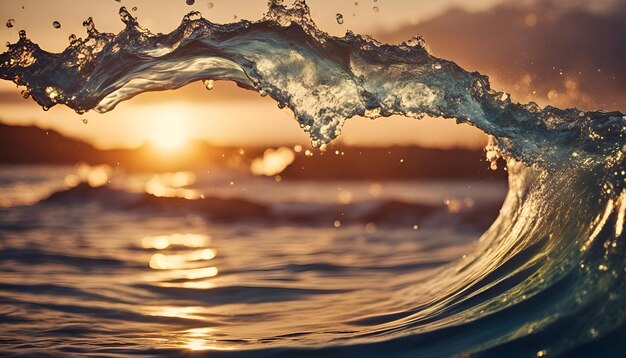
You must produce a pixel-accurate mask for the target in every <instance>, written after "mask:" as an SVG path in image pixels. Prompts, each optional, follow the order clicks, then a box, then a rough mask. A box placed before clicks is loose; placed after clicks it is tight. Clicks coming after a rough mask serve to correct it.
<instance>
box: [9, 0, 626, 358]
mask: <svg viewBox="0 0 626 358" xmlns="http://www.w3.org/2000/svg"><path fill="white" fill-rule="evenodd" d="M120 16H121V19H122V21H123V22H124V23H125V24H126V27H125V29H124V30H123V31H121V32H120V33H119V34H117V35H114V34H107V33H100V32H98V31H97V30H96V28H95V26H94V24H93V22H92V21H91V20H88V21H86V22H85V26H86V27H87V30H88V36H87V38H85V39H74V40H73V41H72V43H71V45H70V46H69V47H68V48H67V49H66V50H65V51H63V52H62V53H59V54H53V53H49V52H46V51H44V50H42V49H40V48H39V47H38V46H37V45H36V44H35V43H33V42H32V41H30V40H29V39H28V38H27V37H26V33H25V32H23V31H22V32H20V39H19V41H18V42H17V43H15V44H11V45H9V49H8V51H7V52H5V53H3V54H1V55H0V78H3V79H7V80H12V81H14V82H15V83H16V84H18V85H21V86H26V87H27V90H26V91H25V92H24V95H25V96H26V97H27V96H32V97H33V98H34V99H35V100H36V101H37V102H38V103H39V104H40V105H42V106H43V107H44V109H47V108H50V107H52V106H54V105H56V104H63V105H66V106H69V107H71V108H73V109H75V110H76V111H77V112H79V113H82V112H84V111H87V110H92V109H93V110H96V111H98V112H106V111H109V110H112V109H113V108H115V106H116V105H117V104H118V103H120V102H121V101H124V100H128V99H130V98H132V97H133V96H135V95H137V94H139V93H142V92H146V91H155V90H168V89H175V88H178V87H181V86H184V85H186V84H188V83H190V82H193V81H198V80H204V81H214V80H230V81H235V82H236V83H238V84H239V85H240V86H241V87H243V88H245V89H249V90H255V91H258V92H259V93H260V94H261V95H268V96H270V97H271V98H273V99H274V100H276V102H277V103H278V105H279V106H281V107H282V106H287V107H289V108H290V109H291V110H292V111H293V112H294V114H295V117H296V119H297V121H298V122H299V123H300V125H301V126H302V127H303V128H304V129H305V130H306V131H307V132H308V133H309V134H310V135H311V139H312V141H313V144H314V145H316V146H323V145H325V144H326V143H328V142H329V141H331V140H332V139H334V138H335V137H336V136H338V135H339V134H340V131H341V126H342V124H343V123H344V121H345V120H346V119H349V118H351V117H353V116H356V115H359V116H366V117H370V118H376V117H380V116H390V115H394V114H400V115H405V116H411V117H418V118H419V117H421V116H423V115H429V116H434V117H444V118H454V119H456V120H457V122H467V123H470V124H472V125H474V126H476V127H478V128H480V129H481V130H483V131H484V132H485V133H487V134H489V135H490V144H489V146H488V149H489V152H488V157H489V158H490V159H492V160H493V159H495V158H496V157H498V156H502V157H504V158H506V159H507V167H508V172H509V188H510V189H509V193H508V195H507V198H506V200H505V202H504V204H503V206H502V208H501V210H500V212H499V216H498V217H497V219H495V221H494V222H493V224H492V225H491V226H490V227H489V229H487V230H486V231H485V233H484V234H483V235H482V237H481V239H480V240H479V243H478V245H477V246H476V249H475V251H474V252H473V253H472V254H470V255H467V256H466V257H465V258H463V259H461V260H459V261H458V262H456V263H454V264H451V265H450V266H448V268H447V269H445V270H443V271H442V272H440V273H438V274H436V275H434V277H432V278H430V279H429V280H426V281H425V282H418V283H416V284H415V285H414V286H413V287H411V288H409V289H406V290H403V292H401V293H397V294H398V295H400V296H399V297H403V298H405V299H406V304H405V305H404V307H406V309H404V310H402V311H399V312H391V313H389V312H387V313H384V314H381V315H379V316H371V317H365V318H361V319H359V320H358V321H355V322H352V324H353V325H354V326H358V327H361V329H360V330H357V331H356V333H352V334H351V335H350V336H349V337H346V339H343V340H341V341H329V342H327V344H326V345H325V346H324V347H322V348H316V349H317V351H316V353H326V354H333V355H343V354H362V355H369V356H371V355H374V356H379V355H384V354H388V353H390V352H396V355H398V356H448V355H457V354H462V353H466V354H476V355H488V356H490V355H495V356H499V355H503V354H504V352H511V351H515V352H516V354H519V355H527V356H532V355H536V356H544V355H547V354H550V355H554V354H556V355H558V354H574V353H576V352H577V351H576V349H578V348H580V349H581V351H579V352H592V351H595V352H603V353H605V354H606V355H616V356H619V355H621V354H624V353H625V352H624V346H623V344H622V340H621V338H620V337H624V335H625V333H624V332H626V295H624V292H626V287H625V286H626V279H625V277H624V275H625V274H626V271H625V270H626V255H625V253H626V251H625V250H624V220H625V216H626V214H625V212H626V191H625V190H624V184H625V183H626V179H625V178H626V172H625V170H624V169H625V167H626V166H625V163H624V158H625V155H624V154H625V153H626V139H625V138H624V134H625V133H626V125H625V124H626V117H625V116H624V115H623V114H622V113H619V112H605V111H591V112H584V111H580V110H578V109H574V108H570V109H558V108H554V107H549V106H548V107H546V108H540V107H539V106H538V105H537V104H534V103H530V104H519V103H515V102H513V101H512V100H511V98H510V96H509V95H508V94H506V93H503V92H498V91H495V90H492V89H491V87H490V84H489V81H488V78H487V77H486V76H483V75H481V74H479V73H475V72H473V73H471V72H467V71H465V70H463V69H462V68H460V67H459V66H458V65H456V64H455V63H454V62H451V61H448V60H445V59H440V58H437V57H434V56H432V55H431V54H429V53H428V51H427V49H426V47H425V45H424V43H423V41H422V40H421V39H420V38H413V39H410V40H408V41H406V42H405V43H403V44H401V45H398V46H394V45H386V44H381V43H378V42H376V41H375V40H374V39H371V38H368V37H363V36H360V35H357V34H353V33H351V32H348V33H347V34H346V35H345V36H344V37H332V36H329V35H328V34H326V33H324V32H322V31H321V30H319V29H318V28H317V27H316V26H315V24H314V23H313V21H312V20H311V18H310V15H309V11H308V8H307V6H306V4H305V3H304V2H303V1H296V2H295V4H294V5H293V6H291V7H287V6H284V5H282V4H281V3H280V2H278V1H273V2H271V3H270V4H269V8H268V12H267V14H266V15H265V17H264V18H263V19H262V20H260V21H258V22H249V21H240V22H237V23H233V24H225V25H220V24H214V23H211V22H210V21H208V20H206V19H204V18H202V17H201V16H200V14H199V13H190V14H189V15H187V16H186V17H185V18H184V19H183V21H182V23H181V25H180V26H179V27H178V28H177V29H175V30H174V31H172V32H171V33H169V34H156V35H155V34H151V33H150V32H149V31H148V30H146V29H144V28H142V27H141V26H140V25H139V24H138V23H137V21H136V19H134V18H133V17H132V16H131V15H130V14H129V13H128V12H127V11H126V9H125V8H122V9H121V10H120ZM207 84H208V85H209V86H208V87H210V82H207ZM79 197H80V196H79ZM142 200H147V201H154V200H158V202H159V203H161V202H165V201H166V200H165V199H163V200H161V199H153V198H143V199H142ZM168 200H169V199H168ZM171 200H179V199H171ZM184 202H185V203H188V202H189V203H192V202H191V201H184ZM219 203H220V204H219V206H220V207H228V206H229V205H233V207H235V208H236V209H234V210H233V211H232V212H231V214H232V215H233V217H236V216H237V215H243V214H242V210H241V208H244V207H245V208H247V210H250V211H251V212H254V215H271V213H270V212H271V210H269V208H268V207H266V206H263V205H260V204H256V203H249V202H245V203H242V202H231V201H228V202H219ZM153 204H154V203H151V204H150V205H153ZM135 205H136V203H135ZM159 205H160V204H159ZM165 205H169V204H165ZM185 205H192V206H193V205H200V204H196V202H193V204H185ZM403 205H404V206H403ZM383 206H385V205H383ZM200 210H203V209H202V208H201V209H200ZM358 210H359V209H358V208H356V207H349V208H346V211H347V212H356V211H358ZM429 210H430V209H429V208H426V207H422V206H416V205H413V206H411V205H410V204H407V205H405V204H401V203H398V202H391V203H387V204H386V208H385V209H383V211H382V212H379V213H378V214H379V215H386V214H387V213H394V212H403V211H404V212H407V213H409V216H413V215H415V216H419V215H421V214H422V211H425V212H428V211H429ZM243 211H245V210H243ZM257 211H258V212H257ZM289 212H290V211H288V210H286V211H284V212H279V214H280V216H287V215H289ZM431 214H432V213H431ZM296 216H297V215H296ZM390 294H392V293H390ZM287 345H290V343H288V344H287ZM251 349H256V350H257V353H259V354H261V352H264V353H265V354H268V355H294V354H309V353H312V352H311V351H310V350H311V349H314V348H310V347H309V348H306V350H304V348H302V349H303V350H301V349H300V348H290V347H287V346H286V347H284V348H280V349H273V350H263V348H262V347H251ZM224 354H226V353H224Z"/></svg>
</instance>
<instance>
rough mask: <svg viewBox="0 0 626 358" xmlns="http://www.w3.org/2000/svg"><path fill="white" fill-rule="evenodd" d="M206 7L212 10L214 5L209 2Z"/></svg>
mask: <svg viewBox="0 0 626 358" xmlns="http://www.w3.org/2000/svg"><path fill="white" fill-rule="evenodd" d="M206 6H207V7H208V8H209V9H212V8H213V6H214V5H213V3H212V2H209V3H208V4H206Z"/></svg>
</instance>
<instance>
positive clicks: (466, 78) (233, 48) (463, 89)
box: [0, 1, 626, 165]
mask: <svg viewBox="0 0 626 358" xmlns="http://www.w3.org/2000/svg"><path fill="white" fill-rule="evenodd" d="M120 18H121V20H122V21H123V22H124V23H125V25H126V28H125V29H124V30H123V31H121V32H120V33H119V34H117V35H114V34H110V33H101V32H99V31H98V30H97V29H96V27H95V25H94V23H93V20H92V19H91V18H90V19H88V20H86V21H85V23H84V26H85V28H86V29H87V34H88V36H87V38H85V39H75V40H73V41H72V43H71V44H70V46H69V47H68V48H67V49H65V51H63V52H62V53H59V54H54V53H49V52H46V51H44V50H42V49H40V48H39V46H37V45H36V44H35V43H33V42H32V41H31V40H30V39H28V38H27V37H26V34H25V33H22V34H21V35H20V39H19V41H18V42H17V43H15V44H12V45H10V46H9V49H8V51H7V52H5V53H3V54H2V55H0V78H3V79H6V80H12V81H14V82H15V83H16V84H18V85H20V86H26V87H27V90H28V92H29V93H30V95H31V97H32V98H33V99H34V100H35V101H37V103H39V104H40V105H41V106H42V107H43V108H44V109H49V108H50V107H52V106H55V105H57V104H63V105H66V106H68V107H71V108H73V109H74V110H76V111H77V112H78V113H84V112H86V111H88V110H91V109H94V110H95V111H97V112H107V111H110V110H112V109H113V108H115V106H116V105H117V104H118V103H120V102H122V101H125V100H128V99H130V98H132V97H134V96H135V95H137V94H140V93H143V92H147V91H159V90H167V89H175V88H179V87H182V86H184V85H186V84H188V83H190V82H193V81H199V80H204V81H209V80H213V81H217V80H231V81H234V82H236V83H237V84H238V85H239V86H241V87H243V88H246V89H251V90H256V91H259V92H261V93H264V94H267V95H269V96H270V97H271V98H273V99H274V100H276V102H277V103H278V105H279V106H280V107H285V106H286V107H289V108H290V109H291V110H292V111H293V112H294V114H295V117H296V119H297V120H298V122H299V123H300V125H301V127H302V128H304V130H306V131H307V132H309V134H310V136H311V139H312V142H313V144H314V145H315V146H321V145H323V144H326V143H328V142H330V141H331V140H333V139H334V138H336V137H337V136H338V135H339V134H340V132H341V127H342V125H343V123H344V121H345V120H346V119H349V118H351V117H353V116H365V117H369V118H372V119H373V118H376V117H380V116H391V115H396V114H399V115H404V116H410V117H416V118H421V117H422V116H424V115H428V116H432V117H444V118H453V119H456V121H457V122H467V123H470V124H472V125H474V126H476V127H478V128H480V129H482V130H483V131H484V132H486V133H488V134H490V135H492V136H493V138H492V145H491V146H490V148H492V149H494V150H496V152H499V153H503V152H506V153H507V155H508V154H510V155H512V156H514V157H515V158H517V159H518V160H522V161H524V162H526V163H549V164H550V165H560V164H563V163H569V162H570V161H571V158H572V155H573V154H574V153H576V155H578V156H580V157H584V158H585V159H586V160H591V161H596V160H603V158H606V157H607V155H617V154H618V153H620V152H623V147H624V145H625V144H626V141H625V140H624V124H625V123H626V117H624V115H623V114H622V113H619V112H604V111H592V112H581V111H580V110H577V109H565V110H562V109H558V108H554V107H550V106H548V107H546V108H540V107H539V106H538V105H537V104H535V103H530V104H519V103H515V102H513V101H511V99H510V96H509V95H508V94H506V93H503V92H498V91H495V90H492V89H491V86H490V84H489V80H488V78H487V77H486V76H483V75H481V74H479V73H476V72H467V71H465V70H463V69H462V68H461V67H459V66H458V65H456V64H455V63H454V62H451V61H448V60H445V59H440V58H437V57H434V56H432V55H431V54H429V53H428V51H427V49H426V47H425V45H424V42H423V41H422V39H421V38H413V39H410V40H408V41H406V42H404V43H402V44H401V45H398V46H394V45H385V44H381V43H378V42H377V41H376V40H374V39H372V38H369V37H364V36H360V35H357V34H354V33H352V32H350V31H348V32H347V33H346V35H345V36H343V37H333V36H330V35H328V34H327V33H324V32H322V31H321V30H319V29H318V28H317V27H316V25H315V24H314V22H313V21H312V19H311V16H310V13H309V9H308V7H307V5H306V4H305V2H304V1H297V2H295V4H294V5H293V6H292V7H286V6H284V5H282V4H281V2H278V1H274V2H271V3H270V4H269V8H268V12H267V13H266V15H265V16H264V18H263V19H262V20H260V21H257V22H250V21H246V20H244V21H240V22H237V23H232V24H225V25H220V24H214V23H212V22H210V21H208V20H206V19H204V18H202V17H201V15H200V13H198V12H191V13H189V14H188V15H187V16H185V17H184V19H183V21H182V23H181V24H180V26H179V27H178V28H177V29H175V30H174V31H172V32H171V33H169V34H166V35H162V34H152V33H150V32H149V31H148V30H147V29H145V28H143V27H141V26H140V25H139V24H138V23H137V20H136V19H135V18H134V17H133V16H132V15H131V14H130V13H129V12H128V11H127V10H126V8H124V7H122V8H121V9H120Z"/></svg>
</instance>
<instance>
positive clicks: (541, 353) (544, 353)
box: [537, 349, 548, 357]
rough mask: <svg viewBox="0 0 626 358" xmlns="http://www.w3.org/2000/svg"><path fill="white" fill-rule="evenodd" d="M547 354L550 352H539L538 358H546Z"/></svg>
mask: <svg viewBox="0 0 626 358" xmlns="http://www.w3.org/2000/svg"><path fill="white" fill-rule="evenodd" d="M547 354H548V351H546V350H545V349H543V350H540V351H539V352H537V357H545V356H546V355H547Z"/></svg>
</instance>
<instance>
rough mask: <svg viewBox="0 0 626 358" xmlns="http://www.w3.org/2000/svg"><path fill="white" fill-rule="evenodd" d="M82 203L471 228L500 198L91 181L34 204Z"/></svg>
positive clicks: (297, 220) (482, 223) (265, 219)
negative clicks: (132, 186) (196, 194)
mask: <svg viewBox="0 0 626 358" xmlns="http://www.w3.org/2000/svg"><path fill="white" fill-rule="evenodd" d="M85 203H90V204H98V205H101V206H102V207H103V208H104V209H106V210H114V211H145V212H148V213H150V214H154V213H160V214H163V215H173V216H181V215H183V216H184V215H186V214H189V213H194V214H197V215H201V216H203V217H205V218H207V219H208V220H210V221H212V222H215V223H233V222H239V223H251V222H254V223H257V224H258V223H262V224H264V225H265V224H272V225H277V224H281V225H300V226H302V225H313V226H329V225H333V223H334V222H335V221H338V222H339V223H340V224H341V225H367V224H369V225H370V226H369V227H370V228H375V227H376V226H385V227H397V226H405V227H412V226H414V225H418V226H422V225H424V224H428V225H430V226H436V225H438V224H441V223H446V224H447V225H451V226H452V225H457V226H463V227H464V228H466V229H469V230H471V231H476V230H478V231H481V230H485V229H486V228H488V227H489V226H490V225H491V223H492V222H493V220H494V219H495V218H496V217H497V215H498V212H499V209H500V206H501V203H500V202H499V201H496V202H479V203H473V202H472V205H470V206H466V205H461V204H459V205H458V206H459V207H458V208H457V207H454V208H453V209H454V210H451V207H450V206H448V205H444V204H441V205H433V204H425V203H419V202H410V201H405V200H398V199H383V200H381V199H376V200H364V201H357V202H353V203H349V204H331V203H316V204H313V203H302V202H281V203H267V202H261V201H255V200H252V199H246V198H240V197H219V196H202V198H198V199H187V198H182V197H161V196H156V195H153V194H149V193H133V192H128V191H125V190H123V189H116V188H111V187H109V186H101V187H92V186H90V185H89V184H87V183H81V184H79V185H77V186H75V187H73V188H70V189H65V190H61V191H57V192H54V193H52V194H51V195H50V196H48V197H47V198H45V199H42V200H41V201H39V202H38V203H37V204H35V205H47V206H68V205H84V204H85Z"/></svg>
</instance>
